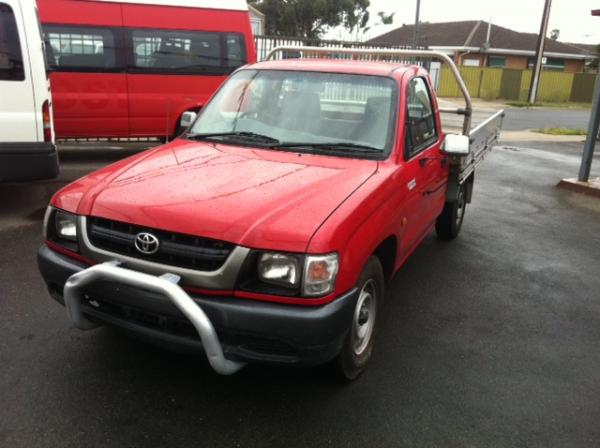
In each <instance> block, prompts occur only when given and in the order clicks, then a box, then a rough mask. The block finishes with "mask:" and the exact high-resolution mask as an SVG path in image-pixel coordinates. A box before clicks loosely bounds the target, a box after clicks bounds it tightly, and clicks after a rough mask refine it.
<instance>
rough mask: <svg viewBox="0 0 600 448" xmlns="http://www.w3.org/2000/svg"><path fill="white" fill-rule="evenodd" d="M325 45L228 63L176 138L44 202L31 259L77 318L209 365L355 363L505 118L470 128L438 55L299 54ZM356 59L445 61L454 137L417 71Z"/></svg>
mask: <svg viewBox="0 0 600 448" xmlns="http://www.w3.org/2000/svg"><path fill="white" fill-rule="evenodd" d="M286 51H287V52H289V51H296V52H298V53H299V56H301V57H300V58H299V59H295V60H278V59H277V55H278V54H281V53H282V52H286ZM327 51H331V50H326V49H319V48H280V49H277V50H275V51H274V53H273V55H272V58H271V59H272V60H269V61H266V62H261V63H258V64H253V65H249V66H246V67H243V68H241V69H239V70H237V71H236V72H235V73H234V74H233V75H232V76H231V77H230V78H229V79H228V80H227V81H226V82H225V83H224V84H223V86H222V87H221V88H220V89H219V90H218V91H217V92H216V94H215V95H214V96H213V98H212V99H211V100H210V101H209V103H208V104H207V106H206V107H205V108H204V109H203V110H202V112H201V113H200V115H199V116H198V117H194V116H193V115H192V116H190V115H188V116H186V117H184V118H185V119H186V120H187V121H189V122H192V124H191V126H190V127H189V129H188V131H187V132H186V133H185V134H184V135H182V136H181V137H180V138H178V139H176V140H175V141H173V142H171V143H169V144H167V145H164V146H160V147H157V148H154V149H151V150H148V151H146V152H143V153H141V154H137V155H135V156H133V157H130V158H128V159H125V160H122V161H120V162H118V163H116V164H114V165H111V166H108V167H106V168H103V169H101V170H99V171H96V172H94V173H92V174H90V175H88V176H86V177H84V178H82V179H80V180H78V181H76V182H74V183H72V184H71V185H69V186H67V187H65V188H63V189H62V190H61V191H59V192H58V193H57V194H56V195H55V196H54V197H53V198H52V201H51V204H50V206H49V208H48V212H47V214H46V219H45V243H44V245H43V246H42V247H41V248H40V250H39V254H38V261H39V267H40V271H41V273H42V275H43V277H44V279H45V281H46V283H47V285H48V288H49V291H50V294H51V296H52V297H53V298H55V299H56V300H57V301H59V302H60V303H62V304H64V305H65V306H66V308H67V314H68V316H69V318H70V319H71V320H72V321H73V322H74V324H75V325H76V326H77V327H79V328H82V329H90V328H94V327H95V326H97V325H99V324H107V325H111V326H116V327H119V328H121V329H124V330H128V331H129V332H132V333H134V334H136V335H139V336H143V337H146V338H149V339H151V340H153V341H155V342H159V343H162V344H166V345H169V346H175V347H179V348H185V349H190V350H192V351H198V350H204V352H205V353H206V355H207V358H208V360H209V362H210V364H211V366H212V367H213V368H214V370H216V371H217V372H218V373H221V374H231V373H233V372H235V371H237V370H239V369H240V368H241V367H242V366H244V365H245V364H246V363H248V362H268V363H278V364H286V365H317V364H322V363H327V362H330V361H332V362H334V363H335V365H336V366H337V367H338V368H339V372H340V373H341V374H342V375H343V376H344V377H346V378H348V379H353V378H356V377H357V376H358V375H359V374H360V373H361V372H362V371H363V370H364V368H365V366H366V365H367V363H368V361H369V358H370V357H371V353H372V349H373V341H374V338H373V336H374V334H375V332H376V327H377V322H378V320H379V317H378V316H379V315H380V314H381V312H382V310H383V308H382V306H383V299H384V294H385V285H386V282H387V281H388V280H389V279H391V278H392V276H393V275H394V273H395V272H396V271H397V270H398V269H399V268H400V267H401V266H402V264H403V263H404V262H405V260H406V259H407V258H408V257H409V255H410V254H411V253H412V252H413V251H414V250H415V248H416V247H417V246H418V245H419V243H420V242H421V241H422V240H423V239H424V238H425V237H426V236H427V235H428V234H429V233H430V231H431V230H432V229H434V228H435V229H436V231H437V233H438V235H439V236H440V237H441V238H444V239H452V238H454V237H456V236H457V234H458V232H459V231H460V228H461V224H462V221H463V217H464V212H465V206H466V204H467V203H468V202H469V201H470V200H471V193H472V190H473V180H474V169H475V167H476V166H477V164H478V163H479V161H480V160H481V159H482V158H483V156H484V155H485V153H486V152H487V151H489V150H490V149H491V148H492V146H493V145H494V143H495V142H496V140H497V138H498V135H499V132H500V128H501V123H502V116H503V114H502V113H501V112H500V113H498V114H496V115H494V116H493V117H491V118H490V119H488V120H487V121H486V122H484V123H482V124H481V125H480V126H478V127H477V128H476V129H473V130H471V129H470V115H471V110H472V108H471V102H470V98H469V96H468V92H467V90H466V88H465V86H464V83H463V82H462V79H461V78H460V75H459V73H458V70H457V69H456V67H455V66H454V63H453V62H452V61H451V60H450V59H449V58H448V57H447V56H445V55H443V54H441V53H435V52H427V51H410V50H402V51H387V52H365V51H363V52H361V51H360V50H359V51H356V50H338V49H336V50H335V53H336V54H338V57H339V54H344V53H345V52H347V53H352V57H353V58H354V60H340V59H327V58H320V59H310V58H303V56H305V55H310V56H315V55H319V54H320V53H326V52H327ZM363 54H366V55H367V56H368V57H369V58H370V59H374V58H375V56H378V55H383V56H385V57H386V58H387V59H391V60H393V58H394V57H400V58H406V57H409V56H410V57H415V58H417V57H426V58H432V59H439V60H441V61H442V62H446V63H448V64H449V65H450V68H451V70H452V73H453V74H454V75H455V76H456V79H457V82H458V83H459V86H460V87H461V90H462V92H463V94H464V96H465V100H466V107H465V108H457V109H454V110H448V112H454V113H457V114H461V115H462V116H463V119H464V125H463V133H462V134H463V135H459V134H448V135H445V134H444V132H443V131H442V124H441V120H440V107H439V106H438V103H437V99H436V96H435V93H434V90H433V88H432V83H431V80H430V78H429V75H428V73H427V72H426V70H425V69H424V68H422V67H420V66H418V65H405V64H400V63H394V62H389V61H387V62H377V61H364V60H359V59H361V56H362V55H363ZM363 59H364V58H363Z"/></svg>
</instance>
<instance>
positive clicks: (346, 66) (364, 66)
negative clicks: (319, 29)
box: [245, 59, 421, 77]
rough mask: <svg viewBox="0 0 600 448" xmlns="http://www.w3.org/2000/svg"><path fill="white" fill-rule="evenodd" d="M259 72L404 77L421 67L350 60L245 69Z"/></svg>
mask: <svg viewBox="0 0 600 448" xmlns="http://www.w3.org/2000/svg"><path fill="white" fill-rule="evenodd" d="M245 68H246V69H257V70H295V71H306V72H324V73H329V72H330V73H348V74H353V75H371V76H386V77H390V76H392V73H394V74H396V75H397V76H400V77H401V76H403V75H404V73H406V72H411V73H414V72H415V71H417V70H418V69H420V68H421V67H419V66H416V65H403V64H399V63H397V62H380V61H353V60H348V59H284V60H279V61H263V62H258V63H256V64H252V65H249V66H246V67H245Z"/></svg>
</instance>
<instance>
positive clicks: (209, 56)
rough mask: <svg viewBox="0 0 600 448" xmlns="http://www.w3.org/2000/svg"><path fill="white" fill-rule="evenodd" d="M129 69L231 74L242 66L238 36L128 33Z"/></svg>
mask: <svg viewBox="0 0 600 448" xmlns="http://www.w3.org/2000/svg"><path fill="white" fill-rule="evenodd" d="M131 38H132V45H133V68H134V69H136V70H137V71H142V72H161V73H203V72H231V71H232V70H233V69H235V68H237V67H239V66H241V65H244V64H245V63H246V54H245V48H244V40H243V37H242V36H241V35H237V34H226V33H209V32H196V31H169V30H132V31H131Z"/></svg>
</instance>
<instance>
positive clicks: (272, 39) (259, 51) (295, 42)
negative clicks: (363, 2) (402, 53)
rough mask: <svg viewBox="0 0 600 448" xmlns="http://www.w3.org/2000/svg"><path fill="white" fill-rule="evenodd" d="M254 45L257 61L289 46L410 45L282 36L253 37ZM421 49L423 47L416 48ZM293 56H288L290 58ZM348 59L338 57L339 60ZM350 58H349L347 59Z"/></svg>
mask: <svg viewBox="0 0 600 448" xmlns="http://www.w3.org/2000/svg"><path fill="white" fill-rule="evenodd" d="M254 43H255V44H256V55H257V59H258V60H259V61H263V60H265V59H266V58H267V55H268V54H269V53H270V52H271V50H273V49H274V48H276V47H281V46H288V47H289V46H291V47H326V48H362V49H366V50H378V49H386V50H390V49H395V48H397V49H408V48H412V46H410V45H387V44H381V45H373V44H370V43H368V42H352V41H339V40H323V39H305V38H299V37H283V36H254ZM418 48H419V49H423V47H418ZM291 56H293V55H290V57H291ZM344 57H348V56H347V55H343V56H342V55H340V58H344ZM348 58H351V57H348Z"/></svg>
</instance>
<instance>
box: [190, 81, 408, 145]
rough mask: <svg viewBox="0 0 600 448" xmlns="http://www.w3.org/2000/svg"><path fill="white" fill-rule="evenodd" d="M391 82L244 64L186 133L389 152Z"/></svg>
mask: <svg viewBox="0 0 600 448" xmlns="http://www.w3.org/2000/svg"><path fill="white" fill-rule="evenodd" d="M396 102H397V100H396V88H395V83H394V81H393V80H392V79H390V78H385V77H379V76H364V75H347V74H338V73H318V72H302V71H272V70H261V71H257V70H242V71H240V72H238V73H236V74H234V75H233V76H232V77H231V78H230V79H229V80H228V81H227V83H226V84H225V85H224V86H223V88H221V90H220V91H219V92H218V93H217V95H216V96H215V97H214V98H213V100H212V101H211V102H210V103H209V104H208V105H207V106H206V107H205V108H204V110H203V111H202V114H201V115H200V117H199V118H198V120H197V121H196V122H195V123H194V125H193V127H192V128H191V130H190V133H189V136H190V138H218V139H219V141H223V142H228V141H233V140H234V141H235V143H239V142H240V140H242V143H243V141H244V140H245V141H247V143H249V144H252V146H266V147H270V148H272V149H282V150H283V149H286V150H299V151H301V150H305V151H306V150H315V151H316V150H318V151H320V152H332V153H334V152H335V153H347V154H350V153H352V154H353V155H354V154H356V153H357V152H364V153H368V154H369V155H373V154H375V155H384V154H387V153H388V152H389V148H390V147H391V141H392V138H393V128H394V127H393V119H394V118H395V110H396V109H397V107H396Z"/></svg>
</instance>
